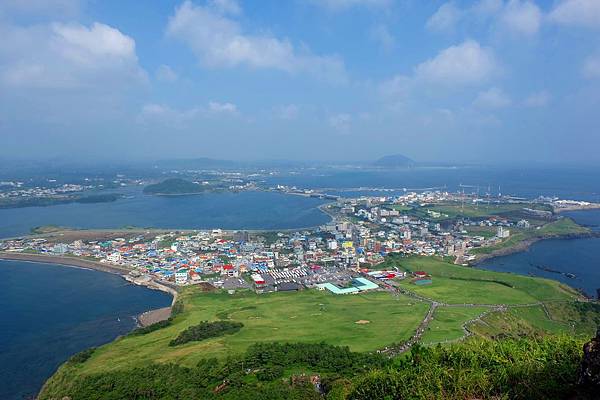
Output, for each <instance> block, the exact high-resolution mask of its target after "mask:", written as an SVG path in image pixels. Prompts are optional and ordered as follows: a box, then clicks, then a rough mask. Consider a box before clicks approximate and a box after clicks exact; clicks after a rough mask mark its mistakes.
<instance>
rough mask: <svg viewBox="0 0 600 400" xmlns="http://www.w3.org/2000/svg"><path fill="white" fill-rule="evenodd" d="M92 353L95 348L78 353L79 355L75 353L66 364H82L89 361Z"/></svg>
mask: <svg viewBox="0 0 600 400" xmlns="http://www.w3.org/2000/svg"><path fill="white" fill-rule="evenodd" d="M94 351H96V348H95V347H91V348H89V349H86V350H83V351H80V352H79V353H77V354H75V355H74V356H72V357H71V358H69V361H68V363H69V364H83V363H84V362H86V361H87V360H89V358H90V357H91V356H92V354H94Z"/></svg>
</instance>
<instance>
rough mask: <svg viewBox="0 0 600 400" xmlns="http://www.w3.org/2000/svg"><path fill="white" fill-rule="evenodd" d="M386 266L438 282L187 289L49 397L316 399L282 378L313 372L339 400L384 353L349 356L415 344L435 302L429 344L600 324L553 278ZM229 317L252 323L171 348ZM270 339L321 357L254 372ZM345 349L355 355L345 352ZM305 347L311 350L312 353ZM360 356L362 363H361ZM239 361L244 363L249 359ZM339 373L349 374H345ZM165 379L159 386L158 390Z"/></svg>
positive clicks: (410, 264) (61, 381)
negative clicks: (166, 310)
mask: <svg viewBox="0 0 600 400" xmlns="http://www.w3.org/2000/svg"><path fill="white" fill-rule="evenodd" d="M387 264H388V266H397V267H399V268H400V269H404V270H407V271H416V270H424V271H427V272H428V273H429V274H431V276H432V280H433V283H432V284H431V285H429V286H416V285H414V284H412V283H411V282H410V280H409V279H407V280H404V281H401V282H398V284H399V285H400V287H401V289H402V290H405V291H406V292H407V294H406V295H403V294H399V293H393V292H390V291H385V292H384V291H381V292H371V293H366V294H360V295H346V296H336V295H333V294H331V293H329V292H325V291H323V292H322V291H317V290H305V291H302V292H298V293H271V294H262V295H256V294H254V293H251V292H239V293H236V294H235V295H229V294H227V293H225V292H216V293H205V292H201V291H199V290H198V289H196V288H188V289H186V290H185V291H184V292H183V293H182V294H181V296H180V301H181V304H183V311H181V312H179V313H178V314H177V315H176V316H175V317H174V319H173V321H172V323H170V324H165V326H164V327H161V328H160V329H156V330H149V331H148V332H149V333H146V334H136V335H129V336H127V337H123V338H120V339H118V340H116V341H115V342H113V343H111V344H108V345H106V346H103V347H101V348H99V349H96V350H95V351H94V352H93V353H90V354H86V357H85V360H84V361H82V362H77V363H75V362H68V363H66V364H64V365H63V366H62V367H61V368H60V369H59V371H58V372H57V373H56V374H55V375H54V376H53V377H52V378H51V379H50V381H49V382H48V384H47V386H46V388H45V389H44V392H43V395H42V396H41V398H42V399H50V398H62V396H64V395H72V394H76V393H84V392H78V391H79V390H84V388H87V389H85V390H88V389H89V390H106V391H109V392H111V393H117V392H113V391H114V390H116V388H117V387H119V385H124V388H125V389H126V390H125V389H124V390H125V392H119V393H127V396H129V398H132V397H131V396H133V395H134V394H135V393H138V394H139V392H137V391H138V390H142V392H143V391H144V390H148V391H149V392H147V393H163V392H161V391H162V390H165V391H166V392H164V393H167V392H168V391H169V390H171V388H168V387H163V386H161V384H159V383H158V382H162V381H164V380H171V381H173V382H174V383H173V384H176V385H179V384H180V385H182V386H181V390H183V391H184V392H185V390H188V389H189V393H193V394H194V396H196V397H193V396H192V395H191V394H190V396H188V397H186V396H182V397H168V396H167V397H166V398H210V397H209V396H208V395H207V394H206V393H208V392H205V391H206V390H208V389H207V388H208V387H210V390H209V392H210V393H211V395H210V396H212V395H213V394H214V391H213V389H214V387H215V386H218V385H219V382H223V379H229V380H230V381H231V382H238V383H239V385H240V386H236V388H238V389H239V390H242V392H243V393H246V392H244V390H246V389H248V388H250V389H252V391H253V392H252V393H254V394H253V395H248V393H246V394H245V396H246V397H243V396H242V392H237V391H236V390H237V389H236V390H233V389H232V388H231V387H229V389H227V390H224V393H223V394H222V395H221V394H219V395H215V397H216V398H235V396H242V397H239V398H260V397H253V396H254V395H256V393H257V392H256V391H257V390H258V391H263V392H265V393H267V392H268V393H271V392H270V391H275V392H276V393H278V394H277V395H273V396H266V397H263V398H294V396H299V397H296V398H310V396H312V394H314V390H313V391H312V392H311V390H309V389H310V385H309V387H308V389H307V386H306V385H304V386H302V385H301V386H295V385H289V384H287V383H286V384H282V382H288V383H289V382H290V381H289V377H290V376H292V375H299V374H300V375H301V374H303V373H319V374H325V375H327V376H330V375H334V376H335V379H334V380H335V381H336V382H337V383H335V384H333V381H331V382H329V381H328V383H327V385H328V386H327V390H328V391H331V392H332V393H337V394H336V396H338V395H339V396H342V397H337V398H345V397H346V396H349V395H351V396H353V395H352V393H354V394H356V393H362V392H360V391H359V390H358V387H357V386H353V384H352V381H354V382H357V381H359V380H360V379H362V378H360V376H364V374H365V373H367V370H368V369H370V368H372V367H373V365H376V364H377V363H380V362H383V361H381V360H380V359H379V358H377V359H376V360H375V359H373V360H375V361H373V360H371V361H369V362H373V363H375V364H373V365H371V366H368V365H365V364H360V363H361V362H363V363H364V362H365V361H364V360H363V361H360V362H359V361H351V360H352V359H356V360H358V359H361V357H362V356H360V355H361V354H362V355H365V354H367V353H371V354H373V352H374V351H375V350H377V349H381V348H383V347H385V346H388V345H390V344H392V343H402V342H403V341H405V340H407V339H408V338H409V337H411V336H412V335H413V334H414V333H415V330H416V328H417V326H419V324H420V323H421V322H422V321H423V319H424V318H425V315H426V314H427V311H428V310H429V308H430V306H431V302H432V301H436V302H440V304H439V305H438V306H437V309H436V310H435V312H434V314H433V319H432V320H431V321H430V322H429V324H428V325H427V326H426V327H425V331H424V335H423V337H422V338H421V342H422V343H423V344H425V345H433V344H436V343H452V342H457V341H460V340H461V339H463V338H464V335H465V332H466V331H465V328H466V329H468V331H469V332H471V333H472V334H473V336H471V338H470V339H467V342H468V343H470V342H472V341H473V340H478V339H475V338H478V337H479V338H519V337H523V336H528V337H540V336H545V335H549V334H563V333H568V334H571V335H575V336H574V337H583V336H585V337H589V335H591V334H592V333H593V332H594V329H595V324H596V323H599V322H600V306H598V305H597V304H594V303H586V302H581V301H580V300H581V299H580V297H579V296H578V294H577V293H576V292H575V291H574V290H572V289H570V288H568V287H566V286H564V285H561V284H559V283H558V282H555V281H552V280H547V279H540V278H533V277H525V276H518V275H513V274H507V273H499V272H493V271H484V270H478V269H473V268H467V267H461V266H456V265H453V264H450V263H448V262H445V261H444V260H441V259H436V258H420V257H412V258H396V259H390V260H388V261H387ZM415 296H419V297H415ZM499 305H502V306H499ZM219 320H222V321H231V322H236V323H241V324H243V327H241V329H240V330H239V331H237V332H233V333H231V334H227V335H224V336H219V337H214V338H209V339H205V340H200V341H191V342H189V343H185V344H181V345H178V346H169V342H170V341H171V340H173V339H174V338H176V337H177V336H178V335H179V334H180V333H181V332H182V331H184V330H185V329H186V328H188V327H190V326H192V325H198V324H200V323H201V322H202V321H219ZM581 335H583V336H581ZM272 342H276V343H286V342H287V343H303V346H308V347H306V348H305V351H306V352H308V353H310V352H312V351H314V352H315V353H314V354H313V355H312V356H310V357H308V356H307V357H308V359H307V358H306V357H305V358H302V357H301V358H302V360H303V361H302V362H299V361H298V363H296V364H294V362H295V361H294V362H292V361H289V365H288V363H284V364H283V365H282V366H281V367H273V368H274V370H266V371H263V370H262V369H261V368H262V364H261V365H259V366H258V367H257V368H256V369H252V368H251V369H248V365H249V364H248V363H250V362H251V361H248V359H247V357H249V356H248V354H249V353H252V354H254V353H253V352H255V351H256V346H257V345H256V344H257V343H258V344H261V343H262V345H264V346H266V347H265V348H261V349H263V350H261V351H259V353H261V352H266V353H269V351H271V350H270V349H272V346H275V345H273V344H270V343H272ZM321 342H322V343H323V346H326V345H337V346H348V348H347V349H346V350H340V349H333V348H329V347H324V348H320V349H317V350H315V348H314V347H310V346H318V345H317V344H318V343H321ZM465 346H466V344H465ZM477 346H480V345H477ZM288 350H289V349H288ZM288 350H285V349H284V350H282V349H281V348H277V349H276V351H275V350H273V351H275V353H274V354H273V355H271V356H268V357H267V356H265V357H267V360H266V361H265V360H263V361H261V363H263V364H268V363H269V362H271V361H272V359H273V358H277V357H280V356H282V353H281V352H282V351H283V352H284V353H285V352H286V351H288ZM289 351H292V350H289ZM293 351H295V352H296V351H298V350H297V349H296V350H293ZM323 351H324V352H326V353H327V354H330V353H329V352H331V354H334V355H335V354H337V355H335V357H334V358H336V357H338V356H339V357H338V358H336V360H337V361H335V363H338V362H339V363H341V364H339V365H338V367H327V368H325V367H324V366H323V360H321V358H320V357H321V356H319V355H318V354H321V352H323ZM346 351H351V352H352V354H356V355H350V353H344V352H346ZM469 351H472V350H469ZM340 352H341V353H340ZM300 353H304V350H303V351H300ZM338 353H339V354H338ZM342 353H343V354H342ZM310 354H312V353H310ZM252 357H254V356H252ZM252 357H251V358H252ZM269 357H271V358H269ZM209 358H210V359H213V361H211V362H210V364H211V365H213V364H214V365H221V366H222V367H223V368H225V370H224V371H225V372H223V370H220V371H221V372H219V374H221V375H219V374H217V376H216V377H213V378H211V379H213V380H210V379H209V381H210V382H209V383H206V384H207V385H208V386H206V387H204V386H203V387H200V386H197V385H196V386H194V385H192V386H188V385H190V383H189V381H188V380H187V379H188V378H186V377H194V376H197V374H199V373H201V374H208V375H209V376H211V375H210V374H212V373H213V372H214V371H213V372H210V373H207V372H206V371H204V370H202V371H203V372H198V370H197V369H198V368H200V367H199V366H202V365H204V362H203V361H202V360H204V359H209ZM252 359H254V358H252ZM386 359H387V358H386ZM402 359H403V358H402V357H400V358H399V359H398V360H396V361H393V360H392V361H390V362H393V363H396V362H400V360H402ZM341 360H345V361H341ZM377 360H379V361H377ZM252 362H254V361H252ZM354 362H357V363H359V364H360V366H359V365H358V364H357V365H354V364H352V363H354ZM232 363H233V364H232ZM239 363H241V365H242V366H244V365H245V367H241V366H240V364H239ZM383 363H384V364H385V362H383ZM156 365H158V366H160V367H157V366H156ZM231 365H235V366H236V367H235V371H237V372H236V374H239V373H240V372H241V371H247V372H244V373H243V374H242V375H241V376H240V375H235V377H233V376H231V375H230V374H232V373H233V372H232V371H231V370H230V369H231V368H230V366H231ZM336 365H337V364H336ZM340 365H343V368H342V367H341V366H340ZM377 365H379V364H377ZM382 365H383V364H382ZM202 368H204V367H202ZM340 368H341V369H340ZM364 368H367V370H364ZM341 370H344V371H346V372H344V373H341V372H340V371H341ZM436 373H437V372H436ZM128 374H134V375H135V379H137V380H140V381H141V382H142V383H141V384H140V385H142V386H141V387H139V385H138V386H136V387H134V388H131V387H129V386H128V385H129V381H130V380H131V379H133V378H132V377H131V376H129V375H128ZM223 374H225V375H223ZM357 374H358V375H357ZM359 375H360V376H359ZM259 376H260V378H259ZM265 377H267V378H265ZM273 377H276V378H273ZM271 378H273V379H271ZM438 378H439V377H438ZM190 379H192V378H190ZM195 379H196V378H195ZM207 379H208V378H207ZM282 379H283V380H282ZM286 379H288V380H287V381H286ZM365 379H367V378H365ZM369 379H371V378H369ZM436 379H437V378H436ZM486 379H488V378H486ZM144 382H145V383H144ZM153 382H154V383H153ZM340 382H341V383H340ZM304 383H306V382H304ZM102 385H107V386H102ZM136 385H137V383H136ZM282 385H283V386H282ZM158 386H160V387H161V389H160V390H158ZM94 388H95V389H94ZM99 388H100V389H99ZM101 388H104V389H101ZM192 388H193V390H192ZM155 389H156V390H155ZM306 390H308V392H307V391H306ZM390 390H391V389H390ZM394 390H395V389H394ZM85 393H88V392H85ZM144 393H146V392H144ZM186 393H187V392H186ZM199 393H203V394H202V395H200V394H199ZM261 393H262V392H261ZM311 393H312V394H311ZM432 393H433V392H432ZM460 393H462V392H460ZM482 393H489V392H482ZM119 396H120V395H116V394H115V395H114V396H113V397H110V396H109V397H103V396H100V397H97V398H114V399H120V398H127V397H119ZM153 396H154V395H150V394H149V395H147V396H137V397H136V396H134V397H136V398H148V399H153V398H161V397H157V396H154V397H153ZM198 396H200V397H198ZM229 396H232V397H229ZM278 396H279V397H278ZM307 396H308V397H307ZM73 398H74V399H76V398H88V397H85V396H84V397H76V396H75V397H73ZM91 398H94V397H91ZM332 398H336V397H332ZM355 398H359V397H355ZM372 398H378V397H372ZM423 398H435V396H433V397H432V396H429V397H427V396H425V397H423ZM456 398H461V397H460V396H458V397H456ZM236 399H237V398H236Z"/></svg>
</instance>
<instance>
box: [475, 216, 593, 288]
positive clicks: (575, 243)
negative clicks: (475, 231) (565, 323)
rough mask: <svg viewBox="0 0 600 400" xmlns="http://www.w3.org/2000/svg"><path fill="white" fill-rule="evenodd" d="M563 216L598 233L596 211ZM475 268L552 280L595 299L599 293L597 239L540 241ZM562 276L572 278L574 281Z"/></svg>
mask: <svg viewBox="0 0 600 400" xmlns="http://www.w3.org/2000/svg"><path fill="white" fill-rule="evenodd" d="M567 216H569V217H571V218H573V219H574V220H575V221H577V222H578V223H580V224H582V225H587V226H589V227H590V228H591V229H593V230H596V231H600V210H590V211H576V212H571V213H567ZM478 267H479V268H485V269H490V270H494V271H503V272H514V273H518V274H522V275H536V276H543V277H545V278H550V279H555V280H558V281H561V282H563V283H566V284H568V285H570V286H572V287H574V288H577V289H581V290H583V291H584V292H585V293H586V294H588V295H589V296H592V297H595V296H597V295H600V292H597V289H600V238H584V239H567V240H562V239H559V240H555V239H551V240H542V241H540V242H537V243H534V244H533V245H532V246H531V247H530V248H529V249H528V250H526V251H523V252H519V253H514V254H510V255H507V256H502V257H496V258H492V259H490V260H487V261H485V262H484V263H482V264H480V265H479V266H478ZM539 267H541V268H549V269H551V270H553V271H560V272H562V273H563V274H560V273H556V272H548V271H545V270H543V269H540V268H539ZM565 274H574V275H575V278H569V277H567V276H566V275H565Z"/></svg>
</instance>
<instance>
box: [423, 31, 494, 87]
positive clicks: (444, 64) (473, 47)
mask: <svg viewBox="0 0 600 400" xmlns="http://www.w3.org/2000/svg"><path fill="white" fill-rule="evenodd" d="M497 71H498V65H497V62H496V59H495V56H494V54H493V53H492V51H491V50H490V49H488V48H485V47H481V46H480V45H479V43H477V42H476V41H474V40H467V41H465V42H463V43H461V44H459V45H456V46H451V47H448V48H447V49H445V50H442V51H441V52H440V53H439V54H438V55H437V56H435V57H434V58H432V59H430V60H427V61H425V62H424V63H422V64H420V65H418V66H417V68H416V70H415V73H416V77H417V78H418V79H421V80H425V81H428V82H433V83H441V84H444V85H448V86H453V85H464V84H474V83H481V82H485V81H487V80H488V79H490V78H491V77H492V75H494V74H495V73H496V72H497Z"/></svg>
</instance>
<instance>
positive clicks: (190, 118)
mask: <svg viewBox="0 0 600 400" xmlns="http://www.w3.org/2000/svg"><path fill="white" fill-rule="evenodd" d="M219 115H238V109H237V106H236V105H235V104H232V103H219V102H216V101H210V102H208V104H207V105H206V106H204V107H192V108H188V109H176V108H172V107H169V106H167V105H164V104H156V103H150V104H146V105H144V106H143V107H142V109H141V111H140V113H139V114H138V117H137V122H138V123H140V124H142V125H150V126H152V125H155V124H161V125H165V126H169V127H174V128H177V129H182V128H186V127H189V126H190V125H192V123H194V122H197V121H200V120H202V119H203V118H204V119H206V118H208V117H211V116H215V117H217V116H219Z"/></svg>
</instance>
